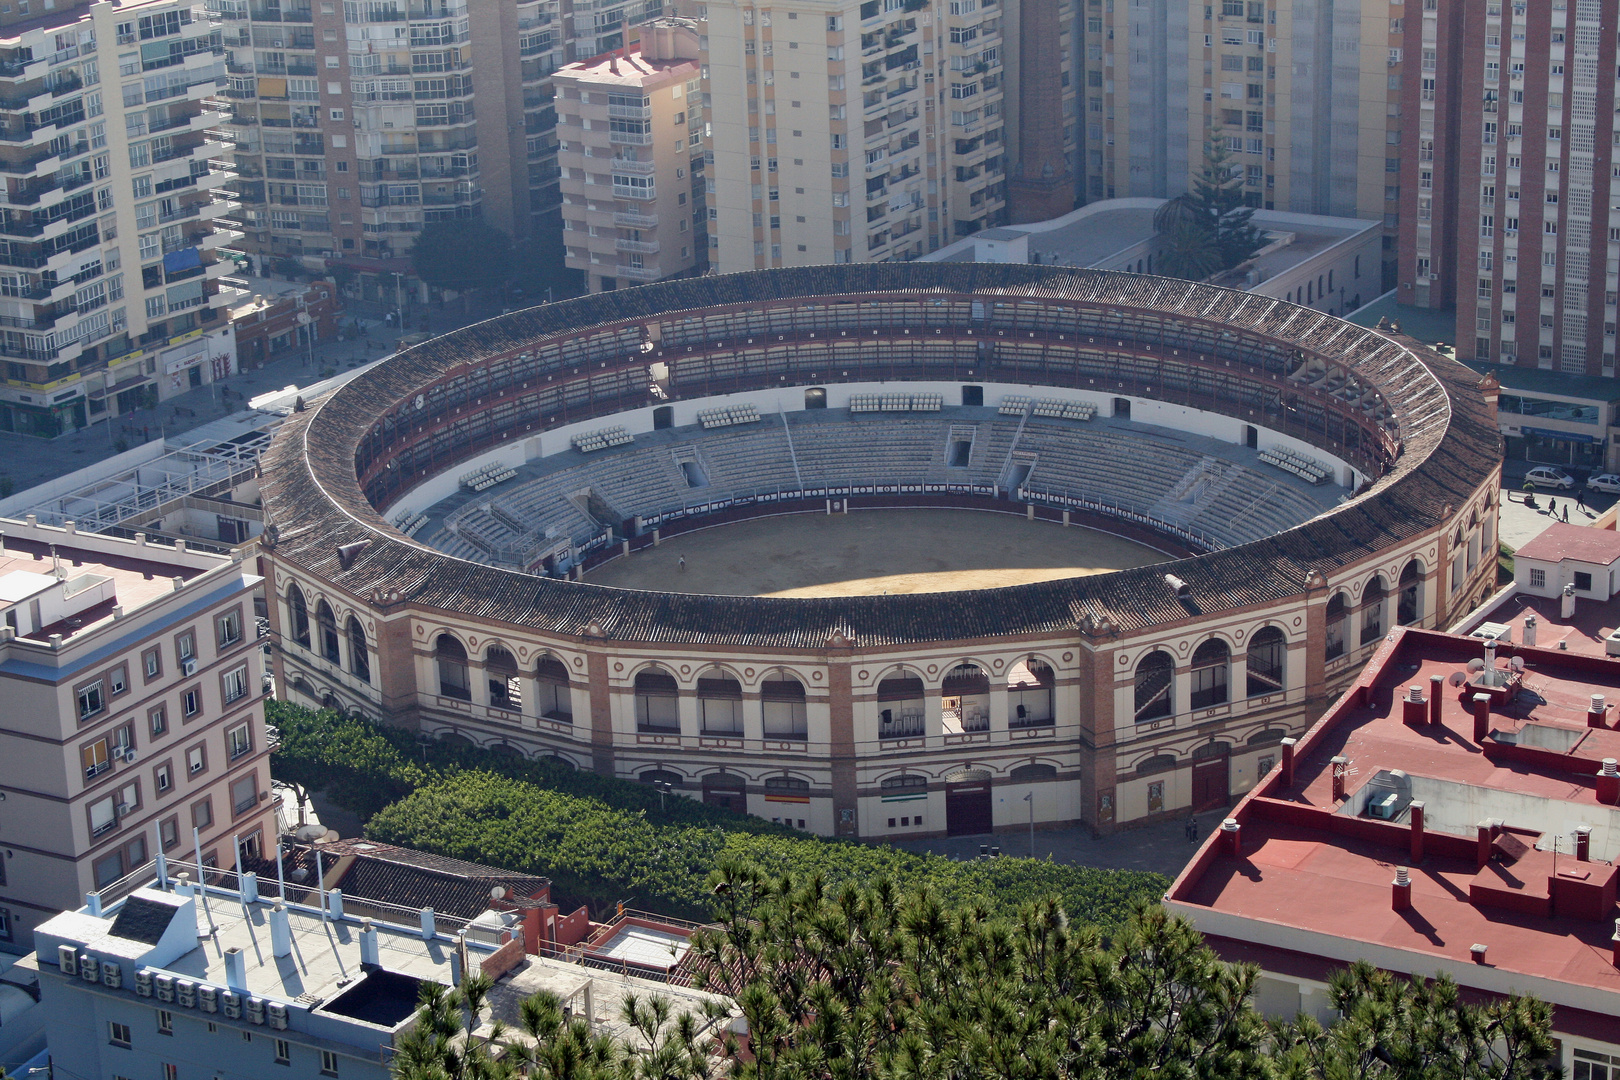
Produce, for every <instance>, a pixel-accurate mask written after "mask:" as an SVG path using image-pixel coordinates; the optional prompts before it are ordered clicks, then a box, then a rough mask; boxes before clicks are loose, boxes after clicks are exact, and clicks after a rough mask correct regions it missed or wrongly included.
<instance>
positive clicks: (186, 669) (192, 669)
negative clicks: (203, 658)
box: [180, 659, 197, 675]
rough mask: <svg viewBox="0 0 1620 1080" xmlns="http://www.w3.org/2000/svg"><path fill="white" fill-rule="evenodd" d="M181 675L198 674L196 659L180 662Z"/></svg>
mask: <svg viewBox="0 0 1620 1080" xmlns="http://www.w3.org/2000/svg"><path fill="white" fill-rule="evenodd" d="M180 674H182V675H195V674H197V661H196V660H195V659H192V660H182V661H180Z"/></svg>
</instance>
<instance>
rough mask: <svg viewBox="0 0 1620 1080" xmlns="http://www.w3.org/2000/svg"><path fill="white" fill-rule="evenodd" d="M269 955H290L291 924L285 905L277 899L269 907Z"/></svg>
mask: <svg viewBox="0 0 1620 1080" xmlns="http://www.w3.org/2000/svg"><path fill="white" fill-rule="evenodd" d="M270 955H271V956H276V957H281V956H291V955H292V924H291V921H290V920H289V919H288V917H287V907H286V905H285V904H283V903H282V902H281V901H279V900H278V901H276V906H275V907H273V908H271V909H270Z"/></svg>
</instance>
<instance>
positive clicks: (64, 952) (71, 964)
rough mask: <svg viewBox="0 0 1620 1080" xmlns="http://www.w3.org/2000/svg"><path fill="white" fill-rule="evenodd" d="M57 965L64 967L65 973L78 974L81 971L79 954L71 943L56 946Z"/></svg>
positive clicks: (63, 971) (63, 972)
mask: <svg viewBox="0 0 1620 1080" xmlns="http://www.w3.org/2000/svg"><path fill="white" fill-rule="evenodd" d="M56 966H57V967H59V968H61V969H62V974H64V975H77V974H78V973H79V954H78V953H77V952H76V951H75V950H74V948H73V946H71V945H58V946H57V947H56Z"/></svg>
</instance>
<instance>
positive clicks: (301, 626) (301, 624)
mask: <svg viewBox="0 0 1620 1080" xmlns="http://www.w3.org/2000/svg"><path fill="white" fill-rule="evenodd" d="M287 613H288V614H289V615H290V616H292V639H293V640H294V641H296V642H298V644H300V645H302V646H303V647H304V648H306V649H307V648H309V606H308V605H307V604H305V603H304V590H303V589H300V588H299V587H298V584H297V582H294V583H293V584H291V585H288V586H287Z"/></svg>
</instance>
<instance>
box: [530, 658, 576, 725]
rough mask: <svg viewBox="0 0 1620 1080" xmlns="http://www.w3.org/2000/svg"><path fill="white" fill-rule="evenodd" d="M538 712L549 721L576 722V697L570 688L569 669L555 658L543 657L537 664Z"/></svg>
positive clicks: (535, 672)
mask: <svg viewBox="0 0 1620 1080" xmlns="http://www.w3.org/2000/svg"><path fill="white" fill-rule="evenodd" d="M534 677H535V682H536V691H537V692H538V693H539V695H540V700H539V702H537V703H536V710H537V711H538V712H539V713H540V715H541V716H543V717H545V718H546V719H547V720H556V721H558V722H560V723H564V724H572V723H573V722H574V695H573V692H572V691H571V690H569V688H568V668H567V667H566V666H565V665H564V664H563V662H562V661H561V660H559V659H557V658H556V657H555V656H550V655H547V656H542V657H541V658H540V660H539V662H538V663H536V664H535V668H534Z"/></svg>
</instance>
